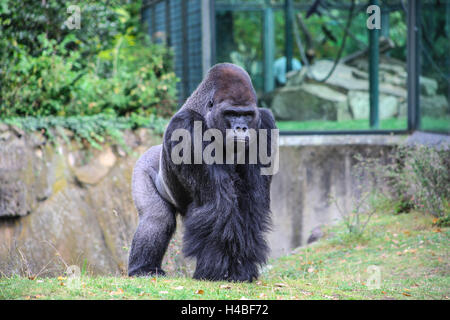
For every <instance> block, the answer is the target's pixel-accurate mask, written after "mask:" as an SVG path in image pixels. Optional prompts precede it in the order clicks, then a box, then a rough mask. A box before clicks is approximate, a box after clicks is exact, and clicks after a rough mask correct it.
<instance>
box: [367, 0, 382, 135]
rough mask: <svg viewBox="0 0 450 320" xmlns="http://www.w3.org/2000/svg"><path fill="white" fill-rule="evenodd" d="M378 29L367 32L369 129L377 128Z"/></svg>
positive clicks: (375, 3) (374, 2)
mask: <svg viewBox="0 0 450 320" xmlns="http://www.w3.org/2000/svg"><path fill="white" fill-rule="evenodd" d="M370 4H371V5H376V6H379V5H380V3H379V1H378V0H370ZM379 53H380V51H379V29H376V28H373V29H370V30H369V93H370V98H369V99H370V119H369V121H370V128H371V129H378V128H379V125H380V123H379V116H378V114H379V110H378V108H379V91H378V64H379Z"/></svg>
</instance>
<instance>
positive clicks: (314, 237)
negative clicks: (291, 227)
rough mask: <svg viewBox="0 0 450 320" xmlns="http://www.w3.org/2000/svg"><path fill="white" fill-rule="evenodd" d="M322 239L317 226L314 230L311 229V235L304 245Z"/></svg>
mask: <svg viewBox="0 0 450 320" xmlns="http://www.w3.org/2000/svg"><path fill="white" fill-rule="evenodd" d="M322 237H323V232H322V228H321V227H320V226H317V227H315V228H314V229H312V231H311V235H310V236H309V238H308V240H307V242H306V243H307V244H310V243H313V242H315V241H317V240H319V239H320V238H322Z"/></svg>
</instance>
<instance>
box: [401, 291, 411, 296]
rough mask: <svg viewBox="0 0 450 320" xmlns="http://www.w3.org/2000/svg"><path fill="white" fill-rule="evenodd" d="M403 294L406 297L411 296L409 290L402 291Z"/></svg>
mask: <svg viewBox="0 0 450 320" xmlns="http://www.w3.org/2000/svg"><path fill="white" fill-rule="evenodd" d="M402 295H404V296H405V297H411V295H410V294H409V293H407V292H402Z"/></svg>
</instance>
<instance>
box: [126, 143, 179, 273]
mask: <svg viewBox="0 0 450 320" xmlns="http://www.w3.org/2000/svg"><path fill="white" fill-rule="evenodd" d="M160 152H161V146H160V145H159V146H154V147H152V148H150V149H149V150H148V151H147V152H146V153H144V154H143V155H142V156H141V157H140V158H139V160H138V161H137V163H136V165H135V168H134V170H133V178H132V195H133V200H134V204H135V206H136V209H137V211H138V213H139V225H138V227H137V230H136V232H135V234H134V237H133V241H132V243H131V249H130V256H129V261H128V274H129V275H130V276H146V275H149V274H164V271H163V270H162V269H161V262H162V259H163V257H164V253H165V251H166V249H167V246H168V244H169V241H170V238H171V237H172V234H173V232H174V230H175V224H176V222H175V208H174V207H173V206H172V205H171V204H169V203H168V202H166V201H165V200H164V199H163V198H162V197H161V196H160V195H159V194H158V192H157V190H156V187H155V183H154V181H155V179H156V175H157V173H158V167H159V157H160Z"/></svg>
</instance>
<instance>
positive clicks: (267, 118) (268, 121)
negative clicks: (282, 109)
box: [259, 108, 277, 129]
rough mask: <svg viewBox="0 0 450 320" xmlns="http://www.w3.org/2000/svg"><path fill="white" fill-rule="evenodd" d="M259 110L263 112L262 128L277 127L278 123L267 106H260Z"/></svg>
mask: <svg viewBox="0 0 450 320" xmlns="http://www.w3.org/2000/svg"><path fill="white" fill-rule="evenodd" d="M259 112H260V114H261V128H262V129H276V128H277V125H276V124H275V118H274V116H273V114H272V111H270V110H269V109H267V108H259Z"/></svg>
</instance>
